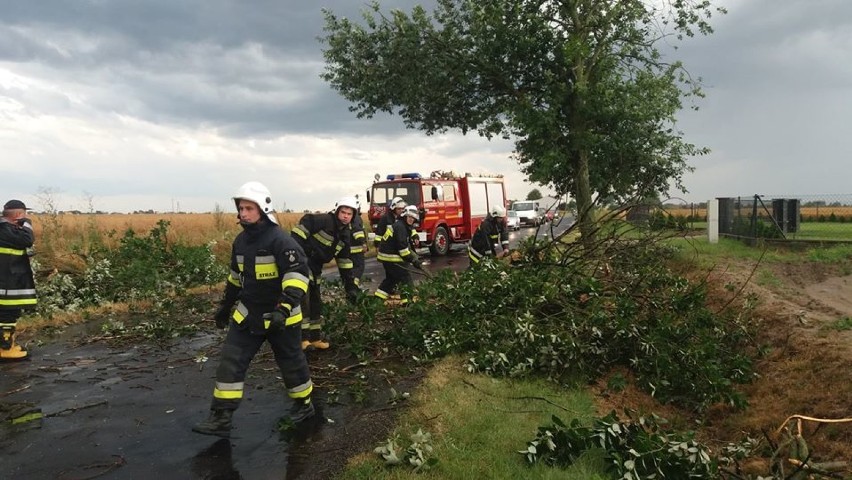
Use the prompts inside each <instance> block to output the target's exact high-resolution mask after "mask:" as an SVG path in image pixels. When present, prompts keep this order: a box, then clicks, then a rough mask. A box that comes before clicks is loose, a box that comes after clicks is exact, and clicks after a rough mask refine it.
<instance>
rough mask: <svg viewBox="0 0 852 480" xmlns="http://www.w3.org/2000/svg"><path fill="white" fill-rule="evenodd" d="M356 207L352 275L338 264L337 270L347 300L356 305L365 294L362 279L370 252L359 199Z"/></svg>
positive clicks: (353, 226)
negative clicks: (367, 252)
mask: <svg viewBox="0 0 852 480" xmlns="http://www.w3.org/2000/svg"><path fill="white" fill-rule="evenodd" d="M355 200H356V206H357V207H358V208H357V209H356V210H355V216H354V217H353V218H352V223H350V225H351V227H352V228H351V233H352V240H351V242H350V246H349V258H350V259H351V260H352V272H351V275H347V272H346V271H345V270H346V269H345V268H343V266H342V265H341V264H340V263H338V264H337V268H338V270H339V271H340V278H341V279H342V280H344V285H343V286H344V289H345V290H346V298H347V299H348V300H349V301H350V302H352V303H355V302H356V301H358V297H359V296H360V295H361V294H362V293H363V291H362V290H361V277H362V276H363V275H364V267H365V263H364V253H366V251H367V250H368V245H367V235H366V233H365V232H364V220H363V219H362V218H361V202H360V201H358V197H357V196H356V197H355Z"/></svg>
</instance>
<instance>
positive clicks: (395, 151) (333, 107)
mask: <svg viewBox="0 0 852 480" xmlns="http://www.w3.org/2000/svg"><path fill="white" fill-rule="evenodd" d="M414 3H417V2H415V1H414V0H395V1H383V2H381V4H382V6H383V8H384V9H385V10H387V9H388V8H390V7H402V8H404V9H405V10H410V7H411V5H413V4H414ZM421 3H424V4H427V5H428V4H431V3H430V2H421ZM363 4H364V3H363V2H358V1H351V0H328V1H324V2H322V3H315V2H309V1H307V2H306V1H295V0H266V1H250V2H245V1H236V0H183V1H175V0H145V1H130V0H112V1H109V0H76V1H69V0H39V1H33V0H5V1H4V2H3V7H2V10H0V166H1V167H2V176H3V187H2V190H0V192H2V194H0V196H2V197H5V198H3V201H5V200H6V199H8V198H20V199H22V200H24V201H25V202H27V203H28V204H30V206H32V207H34V208H36V209H41V208H44V207H45V205H44V204H43V201H44V199H45V192H48V195H47V197H49V198H50V199H52V200H53V202H54V203H55V204H56V207H57V208H59V209H61V210H65V209H78V210H83V211H87V210H89V209H90V208H93V209H95V210H105V211H125V212H126V211H133V210H147V209H153V210H158V211H172V210H177V209H180V210H184V211H212V210H213V209H214V208H215V207H216V205H219V206H220V207H221V208H225V209H228V208H231V207H232V203H231V201H230V197H231V195H232V194H233V192H234V191H235V190H236V188H237V187H238V186H239V185H241V184H242V183H244V182H246V181H249V180H260V181H263V182H264V183H266V184H267V185H268V186H269V187H270V189H271V190H272V192H273V196H274V203H275V205H276V207H278V208H279V209H280V208H283V207H286V208H291V209H294V210H302V209H312V210H313V209H328V208H331V207H332V206H333V204H334V202H335V201H336V200H337V199H338V198H339V197H340V196H343V195H351V194H354V193H358V192H363V191H364V190H365V189H366V188H367V187H368V186H369V185H370V183H371V180H372V177H373V175H374V174H375V173H380V174H382V175H383V176H384V175H385V174H387V173H390V172H403V171H421V172H422V173H427V174H428V173H429V171H431V170H436V169H441V170H455V171H458V172H490V173H502V174H504V175H506V177H507V179H508V187H509V196H510V197H511V198H524V197H526V195H527V193H528V192H529V191H530V190H531V189H532V188H535V187H536V186H535V185H530V184H528V183H525V182H524V176H523V175H522V174H521V173H520V168H519V166H518V165H517V164H516V163H515V162H514V161H513V160H512V159H511V158H510V155H511V150H512V145H511V143H509V142H505V141H491V142H488V141H486V140H483V139H480V138H479V137H478V136H476V135H473V136H467V137H464V136H461V135H459V134H451V135H446V136H434V137H426V136H425V135H423V134H422V133H420V132H418V131H412V130H405V129H404V128H403V126H402V124H401V121H400V119H399V118H398V117H391V116H382V117H381V118H376V119H373V120H358V119H356V118H355V117H354V115H353V114H351V113H350V112H349V111H348V110H347V106H348V104H347V103H346V102H345V101H344V100H343V99H342V98H341V97H340V96H339V95H338V94H337V93H336V92H335V91H333V90H332V89H331V88H330V87H329V86H328V85H327V84H326V83H325V82H323V81H322V80H321V79H320V78H319V75H320V73H321V72H322V70H323V66H324V64H323V58H322V51H321V48H322V45H321V44H320V43H319V42H318V41H317V37H319V36H321V35H322V26H323V19H322V14H321V12H320V8H321V7H327V8H330V9H332V10H333V11H334V12H335V13H337V14H338V15H340V16H349V17H350V18H357V15H358V10H359V9H360V8H362V6H363ZM721 4H722V5H725V6H726V7H727V8H728V10H729V13H728V15H725V16H720V17H715V18H714V20H713V25H714V28H715V30H716V33H715V34H714V35H712V36H709V37H701V38H695V39H691V40H689V41H688V42H687V43H686V44H684V45H682V47H681V48H680V49H679V50H678V51H677V52H676V53H675V56H676V58H678V59H682V60H683V61H684V62H685V63H686V65H687V67H688V69H689V71H690V72H691V74H692V75H693V76H696V77H699V76H700V77H702V78H703V80H704V83H705V91H706V93H707V98H705V99H701V100H699V101H698V106H699V107H700V109H699V110H698V111H697V112H691V111H686V112H685V113H684V114H683V115H682V116H681V122H680V124H679V126H680V129H681V130H682V131H683V132H684V133H685V137H686V139H687V140H688V141H690V142H692V143H696V144H698V145H702V146H707V147H709V148H711V149H712V153H711V154H710V155H707V156H704V157H700V158H697V159H695V160H694V161H693V162H692V165H693V166H694V167H695V172H694V173H691V174H687V175H686V177H685V184H686V187H687V189H689V191H690V192H689V193H688V194H680V193H677V192H672V196H676V197H682V198H685V199H687V200H690V201H703V200H706V199H708V198H712V197H717V196H736V195H750V194H754V193H758V194H767V195H788V196H792V195H805V194H822V193H852V180H850V179H852V161H850V160H852V128H850V126H849V125H852V1H849V0H807V1H803V0H722V2H721Z"/></svg>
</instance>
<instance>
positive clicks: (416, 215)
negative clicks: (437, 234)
mask: <svg viewBox="0 0 852 480" xmlns="http://www.w3.org/2000/svg"><path fill="white" fill-rule="evenodd" d="M401 216H403V217H411V218H413V219H414V220H415V221H419V220H420V212H418V211H417V207H416V206H414V205H408V206H406V207H405V210H403V211H402V215H401Z"/></svg>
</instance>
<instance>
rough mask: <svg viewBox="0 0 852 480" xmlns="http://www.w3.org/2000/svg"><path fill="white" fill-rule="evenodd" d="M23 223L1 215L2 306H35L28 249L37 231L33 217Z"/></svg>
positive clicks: (0, 263)
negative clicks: (34, 229)
mask: <svg viewBox="0 0 852 480" xmlns="http://www.w3.org/2000/svg"><path fill="white" fill-rule="evenodd" d="M21 224H22V225H18V224H16V223H12V222H9V221H8V220H6V219H5V218H0V308H31V307H33V306H34V305H35V304H36V301H37V300H36V291H35V282H34V281H33V270H32V267H31V266H30V257H29V254H28V252H27V249H29V248H31V247H32V246H33V242H34V241H35V235H34V234H33V228H32V224H30V223H29V221H26V222H21Z"/></svg>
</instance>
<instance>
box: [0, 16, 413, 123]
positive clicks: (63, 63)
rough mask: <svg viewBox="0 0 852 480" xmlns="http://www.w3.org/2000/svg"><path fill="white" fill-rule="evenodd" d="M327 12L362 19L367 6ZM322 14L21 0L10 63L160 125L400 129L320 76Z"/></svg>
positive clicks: (11, 33)
mask: <svg viewBox="0 0 852 480" xmlns="http://www.w3.org/2000/svg"><path fill="white" fill-rule="evenodd" d="M325 6H326V7H328V8H330V9H332V10H333V11H334V12H335V14H338V15H341V16H350V17H352V16H358V15H359V14H358V11H359V9H360V8H362V7H363V4H361V3H359V2H351V1H345V0H339V1H336V2H326V3H325ZM402 6H403V7H404V8H410V6H407V5H402ZM321 8H322V6H320V5H317V4H315V3H313V2H302V1H286V2H282V1H271V0H270V1H253V2H235V1H222V0H214V1H209V0H204V1H200V0H198V1H181V2H174V1H161V0H157V1H144V2H137V1H88V2H65V1H38V2H31V1H26V2H14V3H12V4H11V5H9V6H8V7H6V8H4V12H3V15H2V24H0V62H3V61H5V62H14V63H19V64H21V70H23V71H27V70H38V75H39V76H46V77H50V78H53V79H56V80H61V83H64V84H66V85H71V86H73V87H69V88H68V89H67V90H69V91H70V92H72V93H69V94H73V93H78V94H82V95H83V96H84V97H85V102H86V103H87V104H88V105H91V106H92V107H93V108H96V109H99V110H101V111H104V112H114V113H117V114H121V115H130V116H134V117H138V118H141V119H144V120H147V121H150V122H154V123H161V124H179V125H187V126H193V127H197V126H209V127H214V128H217V129H219V131H220V132H222V133H224V134H226V135H233V136H261V137H262V136H277V135H281V134H284V133H321V134H322V133H326V134H329V133H333V132H336V131H342V130H346V131H349V132H352V133H355V134H358V133H375V132H377V131H387V132H388V133H389V134H393V133H397V132H399V131H401V127H400V126H399V121H398V120H397V119H392V120H391V119H389V118H388V117H387V116H384V117H382V118H378V119H376V120H374V121H371V122H363V121H357V120H356V119H355V116H354V115H353V114H352V113H350V112H349V111H348V109H347V107H348V104H347V102H345V101H344V100H343V99H342V98H341V97H340V96H339V95H337V94H336V93H335V92H334V91H332V90H331V89H330V87H329V86H328V85H327V84H325V83H324V82H323V81H322V80H321V79H320V78H319V75H320V73H321V72H322V69H323V65H324V64H323V58H322V52H321V48H322V45H321V44H320V42H319V41H318V40H317V38H318V37H319V36H321V35H322V26H323V17H322V13H321ZM28 65H29V66H28ZM6 94H7V95H8V96H9V97H10V98H16V97H17V96H20V95H24V94H25V93H24V92H7V93H6ZM31 100H32V99H31ZM36 103H38V101H37V100H36ZM28 104H30V105H32V102H28Z"/></svg>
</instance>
